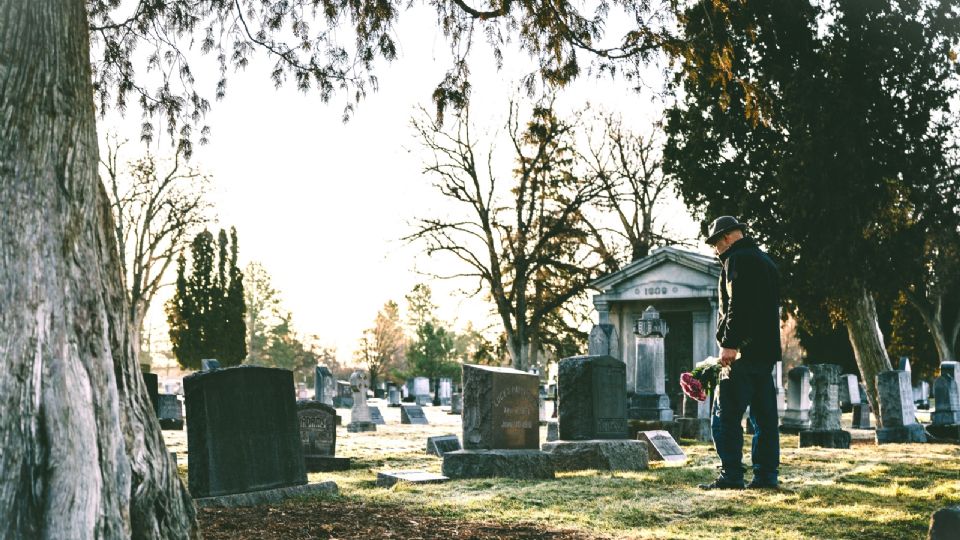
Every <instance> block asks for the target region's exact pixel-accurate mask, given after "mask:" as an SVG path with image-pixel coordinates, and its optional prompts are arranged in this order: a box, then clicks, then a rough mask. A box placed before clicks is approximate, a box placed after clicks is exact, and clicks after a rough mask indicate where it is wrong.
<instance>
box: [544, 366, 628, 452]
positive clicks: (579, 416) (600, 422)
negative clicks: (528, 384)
mask: <svg viewBox="0 0 960 540" xmlns="http://www.w3.org/2000/svg"><path fill="white" fill-rule="evenodd" d="M626 369H627V368H626V365H625V364H624V363H623V362H621V361H620V360H617V359H615V358H613V357H610V356H577V357H572V358H565V359H563V360H561V361H560V369H559V377H558V386H559V394H560V395H559V397H560V399H559V414H558V417H559V435H560V440H557V441H548V442H546V443H545V444H544V445H543V450H544V451H545V452H547V453H548V454H550V456H551V458H553V464H554V467H555V468H556V470H564V471H567V470H582V469H601V470H644V469H646V468H647V453H646V448H645V447H644V445H643V443H640V442H639V441H631V440H628V439H627V406H626V405H627V400H626V397H627V396H626V377H627V375H626Z"/></svg>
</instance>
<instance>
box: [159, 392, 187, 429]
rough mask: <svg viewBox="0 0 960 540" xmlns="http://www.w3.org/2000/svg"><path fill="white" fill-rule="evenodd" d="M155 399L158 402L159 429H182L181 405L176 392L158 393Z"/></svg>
mask: <svg viewBox="0 0 960 540" xmlns="http://www.w3.org/2000/svg"><path fill="white" fill-rule="evenodd" d="M157 399H158V400H159V404H160V412H159V414H158V415H157V416H158V418H159V419H160V429H172V430H180V429H183V407H182V405H181V404H180V399H179V398H177V395H176V394H160V395H159V396H158V397H157Z"/></svg>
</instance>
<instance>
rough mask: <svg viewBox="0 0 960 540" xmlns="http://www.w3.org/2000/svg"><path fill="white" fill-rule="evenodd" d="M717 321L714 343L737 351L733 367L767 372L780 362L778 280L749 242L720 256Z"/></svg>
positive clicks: (767, 261)
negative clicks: (715, 341)
mask: <svg viewBox="0 0 960 540" xmlns="http://www.w3.org/2000/svg"><path fill="white" fill-rule="evenodd" d="M720 263H721V264H722V265H723V268H722V270H721V272H720V318H719V320H718V321H717V341H718V342H719V343H720V346H721V347H726V348H728V349H739V350H740V360H738V361H737V362H736V363H734V366H737V367H741V368H748V367H749V368H753V369H756V370H760V369H763V370H769V369H771V368H772V366H773V364H774V363H776V362H777V361H778V360H780V355H781V350H780V284H779V282H780V276H779V273H778V271H777V267H776V265H775V264H774V263H773V261H772V260H771V259H770V257H769V256H767V254H766V253H764V252H763V251H761V250H760V248H759V247H758V246H757V243H756V242H755V241H754V240H753V239H752V238H742V239H740V240H737V241H736V242H734V243H733V245H732V246H730V247H729V248H728V249H727V251H725V252H723V253H722V254H721V255H720Z"/></svg>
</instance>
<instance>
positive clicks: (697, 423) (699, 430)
mask: <svg viewBox="0 0 960 540" xmlns="http://www.w3.org/2000/svg"><path fill="white" fill-rule="evenodd" d="M677 423H678V424H680V436H681V437H682V438H684V439H693V440H695V441H703V442H710V441H712V440H713V431H711V430H710V419H709V418H677ZM677 440H679V439H677Z"/></svg>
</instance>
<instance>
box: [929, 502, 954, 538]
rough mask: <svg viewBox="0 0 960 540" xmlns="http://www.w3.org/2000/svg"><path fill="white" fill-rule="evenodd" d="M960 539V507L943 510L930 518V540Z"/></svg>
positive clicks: (949, 507)
mask: <svg viewBox="0 0 960 540" xmlns="http://www.w3.org/2000/svg"><path fill="white" fill-rule="evenodd" d="M958 537H960V505H957V506H948V507H946V508H941V509H940V510H937V511H936V512H934V513H933V515H932V516H930V529H929V530H928V531H927V539H928V540H957V538H958Z"/></svg>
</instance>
